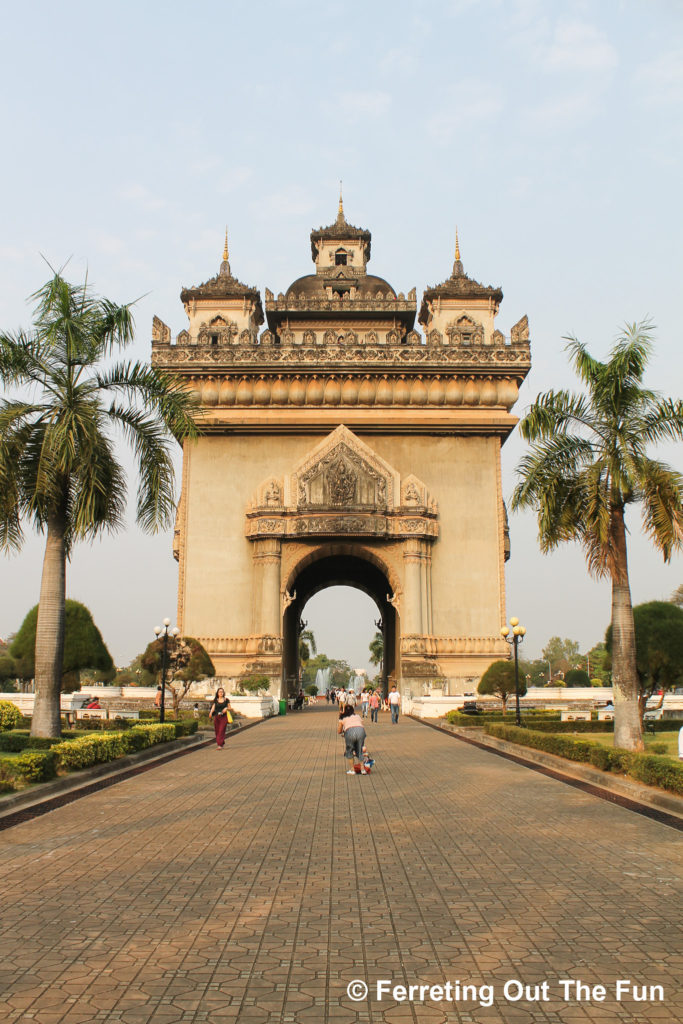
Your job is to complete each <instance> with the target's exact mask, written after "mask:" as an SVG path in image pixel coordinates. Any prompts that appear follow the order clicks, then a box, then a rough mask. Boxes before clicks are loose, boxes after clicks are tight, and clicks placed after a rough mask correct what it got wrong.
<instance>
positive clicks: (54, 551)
mask: <svg viewBox="0 0 683 1024" xmlns="http://www.w3.org/2000/svg"><path fill="white" fill-rule="evenodd" d="M32 299H34V300H35V303H36V308H35V319H34V324H33V330H32V331H30V332H25V331H19V332H17V333H13V334H11V333H7V334H3V333H0V380H1V381H2V383H3V384H4V385H5V386H6V387H7V386H10V387H15V388H16V389H18V390H17V397H16V398H14V399H13V400H10V399H4V400H3V401H2V402H0V547H1V548H4V549H5V550H8V549H12V548H19V547H20V546H21V543H22V540H23V528H22V523H23V522H24V521H28V522H30V523H32V524H33V526H34V527H35V528H36V529H38V530H39V531H40V532H44V533H45V535H46V545H45V556H44V560H43V574H42V582H41V588H40V604H39V613H38V626H37V631H36V657H35V679H36V698H35V709H34V714H33V722H32V726H31V731H32V733H33V734H34V735H36V736H58V735H59V733H60V713H59V693H60V682H61V676H62V657H63V649H64V603H65V579H66V561H67V559H68V558H69V557H70V555H71V552H72V548H73V545H74V543H75V542H76V541H77V540H83V539H91V538H93V537H95V536H97V535H98V534H100V533H101V532H102V531H104V530H110V531H113V530H116V529H118V528H120V527H121V525H122V523H123V514H124V509H125V493H126V486H125V475H124V471H123V469H122V467H121V465H120V464H119V462H118V461H117V458H116V453H115V450H114V438H113V436H112V435H113V434H114V433H116V431H117V428H118V429H120V431H121V432H122V433H123V435H124V437H125V438H126V440H127V441H128V442H129V443H130V444H131V446H132V448H133V452H134V454H135V458H136V461H137V465H138V470H139V477H140V482H139V487H138V494H137V521H138V523H139V524H140V525H141V526H142V528H143V529H145V530H147V531H152V532H153V531H156V530H158V529H160V528H162V527H165V526H167V525H169V524H170V522H171V521H172V518H173V514H174V511H175V504H174V471H173V463H172V459H171V451H172V444H173V437H175V438H176V440H178V441H182V440H184V439H185V438H192V437H196V435H197V427H196V425H195V422H194V419H193V412H194V410H195V409H196V407H197V406H196V401H195V400H194V399H193V398H191V397H190V395H189V394H188V393H187V392H186V391H185V390H184V388H183V386H182V384H181V382H180V381H179V380H178V379H177V378H174V377H171V376H170V375H168V374H165V373H162V372H161V371H159V370H157V369H154V368H150V367H149V366H147V365H146V364H143V363H130V362H115V363H113V364H111V365H109V366H108V367H107V368H105V367H104V366H103V365H102V364H103V362H104V361H105V360H107V359H108V357H110V356H112V355H113V354H114V353H115V352H116V350H117V349H121V348H124V347H125V346H126V345H127V344H129V343H130V342H131V341H132V338H133V316H132V312H131V309H130V305H125V306H117V305H115V304H114V303H112V302H110V301H109V300H108V299H104V298H98V297H96V296H93V295H92V294H91V292H90V290H89V288H88V284H87V281H86V283H85V284H83V285H71V284H69V283H68V282H67V281H65V280H64V278H63V277H62V276H61V274H59V273H55V274H54V276H53V277H52V278H51V280H49V281H48V282H47V283H46V284H45V286H44V287H43V288H41V289H40V290H39V291H38V292H36V293H35V295H33V296H32Z"/></svg>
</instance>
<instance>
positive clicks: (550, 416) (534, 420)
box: [519, 391, 592, 441]
mask: <svg viewBox="0 0 683 1024" xmlns="http://www.w3.org/2000/svg"><path fill="white" fill-rule="evenodd" d="M591 426H592V423H591V416H590V406H589V403H588V402H587V401H586V399H585V397H584V396H583V395H576V394H572V393H570V392H569V391H546V392H545V394H542V395H539V396H538V398H537V399H536V401H535V402H534V403H533V405H531V406H530V407H529V409H527V411H526V413H525V415H524V417H523V419H522V420H521V422H520V424H519V429H520V433H521V434H522V437H523V438H524V439H525V440H526V441H538V440H541V439H544V438H549V437H554V436H555V435H556V434H558V433H563V434H565V433H566V432H567V431H568V430H569V428H570V427H575V428H578V427H586V428H588V429H590V428H591Z"/></svg>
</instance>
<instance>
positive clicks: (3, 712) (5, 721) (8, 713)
mask: <svg viewBox="0 0 683 1024" xmlns="http://www.w3.org/2000/svg"><path fill="white" fill-rule="evenodd" d="M22 717H23V716H22V714H21V711H20V710H19V708H18V707H17V706H16V704H13V703H12V701H11V700H0V729H1V730H3V731H4V730H5V729H16V727H17V726H18V725H19V723H20V722H21V719H22Z"/></svg>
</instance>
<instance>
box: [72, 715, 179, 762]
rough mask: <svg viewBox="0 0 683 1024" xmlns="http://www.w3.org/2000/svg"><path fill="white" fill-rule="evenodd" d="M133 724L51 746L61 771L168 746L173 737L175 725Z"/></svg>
mask: <svg viewBox="0 0 683 1024" xmlns="http://www.w3.org/2000/svg"><path fill="white" fill-rule="evenodd" d="M176 724H177V723H172V722H169V723H168V724H164V725H136V726H133V728H131V729H128V730H126V731H125V732H109V733H105V734H103V735H101V736H98V735H92V734H91V735H89V736H82V737H79V738H78V739H75V740H69V741H67V742H66V743H58V744H57V745H56V746H55V747H53V751H54V753H55V754H56V755H57V758H58V763H59V766H60V768H62V769H66V770H67V771H69V770H74V769H75V770H78V769H81V768H90V767H91V766H92V765H94V764H103V763H104V762H106V761H113V760H115V758H117V757H124V756H125V755H126V754H132V753H134V752H135V751H137V750H145V749H146V748H147V747H152V746H154V745H155V744H156V743H167V742H168V741H169V740H174V739H175V738H176V731H175V725H176Z"/></svg>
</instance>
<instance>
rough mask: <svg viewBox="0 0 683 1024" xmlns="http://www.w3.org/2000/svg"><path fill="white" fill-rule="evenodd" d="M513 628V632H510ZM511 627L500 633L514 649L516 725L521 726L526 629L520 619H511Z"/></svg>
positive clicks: (505, 627) (504, 628) (504, 627)
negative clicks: (521, 671) (521, 664)
mask: <svg viewBox="0 0 683 1024" xmlns="http://www.w3.org/2000/svg"><path fill="white" fill-rule="evenodd" d="M510 626H511V627H512V632H511V631H510ZM510 626H503V628H502V629H501V631H500V635H501V636H502V638H503V640H505V641H506V643H508V644H510V646H511V647H513V648H514V652H515V724H516V725H521V724H522V719H521V716H520V713H519V653H518V648H519V645H520V644H521V643H522V641H523V640H524V634H525V633H526V629H525V627H524V626H520V624H519V619H515V618H512V619H510Z"/></svg>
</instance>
